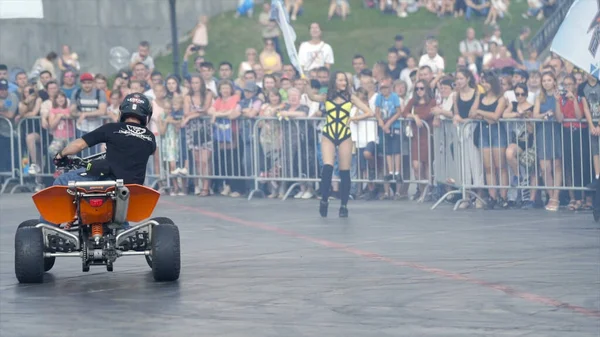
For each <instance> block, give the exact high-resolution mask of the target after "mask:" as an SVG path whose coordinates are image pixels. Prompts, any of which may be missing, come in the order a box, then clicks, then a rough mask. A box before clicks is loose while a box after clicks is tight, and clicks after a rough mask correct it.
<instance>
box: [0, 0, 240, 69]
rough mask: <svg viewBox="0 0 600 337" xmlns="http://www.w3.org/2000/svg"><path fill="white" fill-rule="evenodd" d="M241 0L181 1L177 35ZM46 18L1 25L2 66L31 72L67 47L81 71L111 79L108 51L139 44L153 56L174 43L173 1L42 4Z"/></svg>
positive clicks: (89, 0) (88, 0)
mask: <svg viewBox="0 0 600 337" xmlns="http://www.w3.org/2000/svg"><path fill="white" fill-rule="evenodd" d="M237 3H238V0H177V22H178V29H179V36H182V35H183V33H185V32H187V31H189V30H190V29H191V28H193V27H194V25H195V24H196V21H197V17H198V16H199V15H209V16H212V15H215V14H218V13H221V12H223V11H227V10H232V9H234V8H235V7H236V5H237ZM43 4H44V19H10V20H6V19H3V20H0V63H5V64H7V65H8V66H9V68H12V67H16V66H18V67H22V68H24V69H25V70H26V71H30V69H31V67H32V65H33V63H34V62H35V60H36V59H37V58H39V57H42V56H44V55H46V54H47V53H48V52H50V51H55V52H56V53H57V54H59V55H60V46H61V45H62V44H69V45H70V46H71V48H72V50H73V51H75V52H77V53H78V55H79V60H80V63H81V66H82V69H85V70H89V71H92V72H102V73H105V74H111V73H114V72H115V69H114V68H113V67H112V66H111V65H110V64H109V62H108V57H109V50H110V48H112V47H116V46H123V47H125V48H126V49H127V50H129V52H130V53H133V52H135V51H136V50H137V45H138V43H139V41H141V40H147V41H149V42H150V44H151V50H152V52H157V51H159V50H161V49H164V46H166V45H167V44H169V43H170V41H171V26H170V21H169V0H43Z"/></svg>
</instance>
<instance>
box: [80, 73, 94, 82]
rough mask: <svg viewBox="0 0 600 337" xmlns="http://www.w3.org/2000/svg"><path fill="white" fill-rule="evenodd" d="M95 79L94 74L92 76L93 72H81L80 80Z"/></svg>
mask: <svg viewBox="0 0 600 337" xmlns="http://www.w3.org/2000/svg"><path fill="white" fill-rule="evenodd" d="M93 80H94V76H92V74H90V73H83V74H81V76H79V81H80V82H83V81H93Z"/></svg>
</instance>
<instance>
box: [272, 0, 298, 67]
mask: <svg viewBox="0 0 600 337" xmlns="http://www.w3.org/2000/svg"><path fill="white" fill-rule="evenodd" d="M271 19H272V20H275V21H276V22H277V24H278V25H279V28H280V29H281V33H282V34H283V39H284V41H285V47H286V50H287V54H288V57H289V58H290V62H291V63H292V65H293V66H294V68H296V69H297V70H298V72H300V74H301V75H302V76H304V73H303V72H302V68H301V67H300V62H299V61H298V51H297V50H296V45H295V43H296V31H295V30H294V27H292V25H291V24H290V17H289V15H288V13H287V11H286V10H285V7H284V6H283V1H282V0H272V2H271Z"/></svg>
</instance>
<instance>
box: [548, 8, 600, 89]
mask: <svg viewBox="0 0 600 337" xmlns="http://www.w3.org/2000/svg"><path fill="white" fill-rule="evenodd" d="M550 50H551V51H553V52H555V53H556V54H558V55H560V56H561V57H562V58H564V59H565V60H567V61H569V62H571V63H573V65H575V66H576V67H578V68H580V69H581V70H583V71H585V72H587V73H589V74H591V75H592V76H594V77H596V78H599V79H600V0H576V1H575V2H574V3H573V5H572V6H571V9H569V12H568V13H567V16H566V17H565V19H564V21H563V22H562V24H561V25H560V28H559V29H558V32H557V33H556V36H554V40H552V46H551V47H550Z"/></svg>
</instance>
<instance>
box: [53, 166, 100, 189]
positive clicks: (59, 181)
mask: <svg viewBox="0 0 600 337" xmlns="http://www.w3.org/2000/svg"><path fill="white" fill-rule="evenodd" d="M84 172H85V168H79V169H77V170H73V171H69V172H65V173H63V174H61V175H60V176H58V177H57V178H56V179H55V180H54V183H53V184H52V185H53V186H56V185H58V186H68V185H69V181H94V180H102V178H99V177H94V176H87V175H84V176H81V175H80V174H81V173H84Z"/></svg>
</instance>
